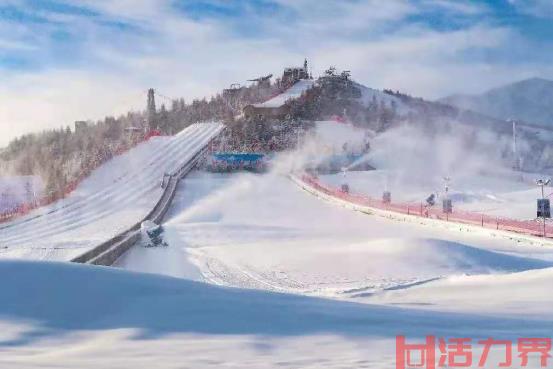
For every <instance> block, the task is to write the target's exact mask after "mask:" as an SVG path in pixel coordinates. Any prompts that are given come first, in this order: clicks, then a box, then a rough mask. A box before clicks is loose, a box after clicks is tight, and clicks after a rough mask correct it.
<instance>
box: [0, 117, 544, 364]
mask: <svg viewBox="0 0 553 369" xmlns="http://www.w3.org/2000/svg"><path fill="white" fill-rule="evenodd" d="M328 127H330V126H328ZM337 136H338V135H337ZM337 136H336V137H335V140H334V141H336V142H334V143H337V144H339V141H340V140H342V139H343V137H341V138H339V137H337ZM329 140H330V141H331V142H332V141H333V139H332V135H329ZM327 141H328V140H327ZM160 149H161V148H160ZM298 155H299V154H298ZM288 159H290V158H288ZM292 159H294V157H293V156H292ZM296 159H297V160H300V161H301V158H296ZM277 160H278V159H277ZM284 161H285V160H284ZM380 163H381V164H386V161H380ZM277 164H278V165H276V167H277V168H278V170H281V169H283V168H284V169H285V168H286V167H287V165H285V164H283V163H277ZM404 164H406V163H404ZM397 169H398V168H397V167H394V168H387V167H384V168H382V170H388V171H390V172H393V171H394V170H397ZM284 173H286V171H284V172H278V171H275V172H272V173H268V174H263V175H254V174H247V173H241V174H213V173H204V172H194V173H192V174H190V175H189V176H187V177H186V178H185V179H184V180H183V181H181V183H180V185H179V188H178V191H177V194H176V196H175V200H174V202H173V205H172V207H171V210H170V212H169V214H168V217H167V221H166V223H165V224H164V225H163V226H164V229H165V232H164V234H163V237H164V238H165V240H166V241H167V242H168V244H169V246H167V247H158V248H144V247H140V246H137V247H134V248H133V249H131V251H130V252H128V253H127V254H126V255H124V256H123V257H122V258H121V259H120V260H119V261H118V266H119V267H121V268H125V269H128V270H116V269H112V268H103V267H92V266H83V265H71V264H63V263H44V262H29V261H7V260H0V278H1V279H2V281H3V283H1V284H0V367H9V368H39V367H56V368H76V367H78V368H102V367H110V368H135V367H148V368H188V367H189V368H221V367H229V368H283V367H284V368H321V367H325V368H375V369H387V368H395V342H394V340H395V337H396V335H400V334H402V335H406V336H407V340H408V341H410V342H413V343H423V342H424V337H425V336H426V335H434V336H436V337H437V338H449V337H453V338H465V337H466V338H471V339H472V340H473V344H474V345H475V346H474V348H473V354H474V357H475V359H474V361H473V366H472V367H473V368H476V367H478V366H477V365H478V364H477V363H478V358H479V355H478V354H479V352H480V351H481V346H480V347H479V346H477V345H476V342H477V341H478V340H480V339H485V338H488V337H492V338H494V339H510V340H512V341H513V342H514V350H513V367H520V365H519V364H520V361H519V358H518V357H517V352H516V339H517V338H522V337H551V332H552V331H553V295H552V294H551V293H550V289H551V284H552V283H553V248H549V247H544V246H538V245H536V244H532V243H530V242H527V241H525V240H522V239H519V240H511V239H507V238H499V237H490V236H489V233H487V232H479V231H474V232H467V231H462V232H461V231H457V230H455V231H452V230H451V229H445V228H441V227H440V228H438V227H432V226H429V225H422V224H417V223H407V222H401V221H397V220H389V219H386V218H383V217H379V216H373V215H367V214H363V213H359V212H354V211H351V210H349V209H346V208H343V207H341V206H339V205H338V204H337V203H336V202H325V201H322V200H321V199H319V198H316V197H315V196H313V195H311V194H309V193H307V192H305V191H303V190H302V189H301V188H300V187H298V186H297V185H296V184H295V183H294V182H292V181H290V180H289V179H288V178H287V177H286V176H284V175H283V174H284ZM355 175H357V176H358V177H359V181H360V182H359V186H360V187H362V189H365V186H371V185H372V183H373V182H376V181H377V179H376V178H377V177H376V176H378V175H382V173H378V171H375V172H365V173H361V172H359V174H354V173H349V174H348V175H347V176H348V177H347V178H348V179H350V177H353V176H355ZM370 176H375V177H370ZM336 178H337V177H333V176H329V177H324V180H327V181H333V180H336ZM392 178H393V177H392ZM432 178H434V177H432ZM467 178H470V177H467ZM352 179H353V178H352ZM433 181H434V179H430V180H429V181H428V183H433ZM471 181H472V182H471ZM353 182H354V181H353V180H352V183H353ZM412 182H415V181H412ZM424 183H426V182H424V181H421V182H418V181H417V184H414V183H411V182H408V185H409V186H407V188H408V191H405V192H406V193H407V194H406V196H414V194H415V193H416V191H420V194H421V195H422V194H423V193H425V191H426V186H425V185H424ZM454 183H455V185H454V186H453V185H452V188H459V187H457V186H458V184H459V185H460V183H464V182H461V181H460V179H456V180H455V182H454ZM515 183H518V182H516V181H515V182H512V181H511V180H510V179H506V178H504V177H493V176H488V175H482V176H481V177H475V178H472V179H471V180H469V179H467V184H466V186H468V187H467V188H469V187H470V186H473V187H472V188H473V189H474V190H475V191H476V190H479V189H482V188H484V189H486V191H484V192H490V193H492V194H497V193H500V194H501V196H505V195H504V193H508V192H509V191H518V189H519V187H517V186H516V185H515ZM353 185H354V186H357V184H355V183H354V184H353ZM383 185H384V184H382V181H380V184H379V185H378V186H377V185H374V190H375V191H377V192H378V193H380V191H381V189H379V188H381V186H383ZM388 185H389V186H393V181H392V180H388ZM419 186H421V187H420V188H419ZM523 186H524V185H523V184H521V187H520V190H521V191H522V190H523V189H524V187H523ZM431 187H432V186H431ZM394 193H395V190H394V192H393V195H392V196H396V195H394ZM129 270H130V271H129ZM135 271H141V272H148V273H157V274H165V275H166V276H160V275H153V274H141V273H136V272H135ZM174 277H179V278H174ZM22 291H23V292H22ZM502 359H503V357H502V352H501V350H498V351H494V350H492V352H491V353H490V356H489V358H488V365H487V366H486V368H495V367H496V366H497V365H496V364H497V363H498V362H499V361H501V360H502ZM527 367H529V368H539V367H540V363H539V359H538V357H537V356H532V357H531V358H530V362H529V363H528V366H527Z"/></svg>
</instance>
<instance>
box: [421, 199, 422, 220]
mask: <svg viewBox="0 0 553 369" xmlns="http://www.w3.org/2000/svg"><path fill="white" fill-rule="evenodd" d="M421 217H422V202H421Z"/></svg>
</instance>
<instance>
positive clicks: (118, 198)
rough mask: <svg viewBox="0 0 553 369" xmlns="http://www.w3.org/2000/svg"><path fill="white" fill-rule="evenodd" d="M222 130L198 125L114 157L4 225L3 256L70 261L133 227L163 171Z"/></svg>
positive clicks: (157, 192)
mask: <svg viewBox="0 0 553 369" xmlns="http://www.w3.org/2000/svg"><path fill="white" fill-rule="evenodd" d="M221 129H222V125H220V124H219V123H199V124H194V125H192V126H190V127H188V128H186V129H185V130H183V131H182V132H181V133H179V134H178V135H176V136H173V137H152V138H151V139H150V140H148V141H147V142H144V143H141V144H139V145H138V146H137V147H135V148H133V149H132V150H130V151H128V152H127V153H124V154H122V155H120V156H117V157H115V158H113V159H112V160H110V161H108V162H107V163H105V164H104V165H102V166H101V167H100V168H98V169H96V170H95V171H94V172H93V173H92V174H91V175H90V176H89V177H88V178H87V179H85V180H84V181H83V182H82V183H81V184H80V185H79V186H78V188H77V189H76V190H75V191H74V192H73V193H71V194H70V195H69V196H68V197H67V198H66V199H63V200H60V201H57V202H56V203H54V204H52V205H49V206H46V207H42V208H39V209H36V210H35V211H33V212H31V213H30V214H28V215H26V216H24V217H21V218H18V219H16V220H14V221H12V222H9V223H5V224H0V258H22V259H45V260H70V259H72V258H74V257H76V256H78V255H80V254H82V253H83V252H86V251H87V250H89V249H90V248H92V247H94V246H96V245H98V244H100V243H102V242H104V241H106V240H108V239H110V238H112V237H114V236H115V235H117V234H118V233H120V232H122V231H124V230H125V229H128V228H129V227H131V226H132V225H134V224H136V223H137V222H139V221H140V220H142V219H143V218H144V217H145V216H146V215H147V214H148V212H149V211H150V210H151V209H152V208H153V207H154V205H155V203H156V202H157V200H158V199H159V198H160V196H161V194H162V191H163V190H162V189H161V186H160V184H161V180H162V177H163V174H164V173H171V172H173V171H175V170H176V169H178V168H179V167H180V166H181V165H183V164H184V163H186V162H187V161H188V160H189V159H190V158H192V157H193V156H194V154H196V153H197V152H198V151H199V150H200V149H201V148H202V147H203V146H205V144H206V143H207V142H208V141H209V140H210V139H211V138H212V137H214V135H216V134H218V133H219V132H220V130H221Z"/></svg>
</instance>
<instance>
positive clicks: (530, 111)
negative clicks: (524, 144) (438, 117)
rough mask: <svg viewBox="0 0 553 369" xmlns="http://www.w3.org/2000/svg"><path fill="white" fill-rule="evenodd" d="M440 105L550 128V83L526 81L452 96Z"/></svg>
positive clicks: (552, 107) (552, 108)
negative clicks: (477, 93)
mask: <svg viewBox="0 0 553 369" xmlns="http://www.w3.org/2000/svg"><path fill="white" fill-rule="evenodd" d="M440 102H443V103H446V104H449V105H453V106H455V107H458V108H460V109H467V110H473V111H476V112H479V113H482V114H486V115H489V116H491V117H494V118H498V119H517V120H523V121H525V122H528V123H534V124H539V125H544V126H553V81H550V80H547V79H543V78H530V79H526V80H523V81H519V82H515V83H512V84H508V85H505V86H502V87H498V88H494V89H491V90H489V91H486V92H484V93H483V94H480V95H452V96H448V97H445V98H443V99H441V100H440Z"/></svg>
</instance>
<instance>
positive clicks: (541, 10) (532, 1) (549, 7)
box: [508, 0, 553, 18]
mask: <svg viewBox="0 0 553 369" xmlns="http://www.w3.org/2000/svg"><path fill="white" fill-rule="evenodd" d="M508 1H509V3H510V4H512V5H514V6H515V7H516V8H517V9H518V10H519V11H520V12H522V13H525V14H529V15H533V16H535V17H538V18H553V1H552V0H508Z"/></svg>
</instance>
